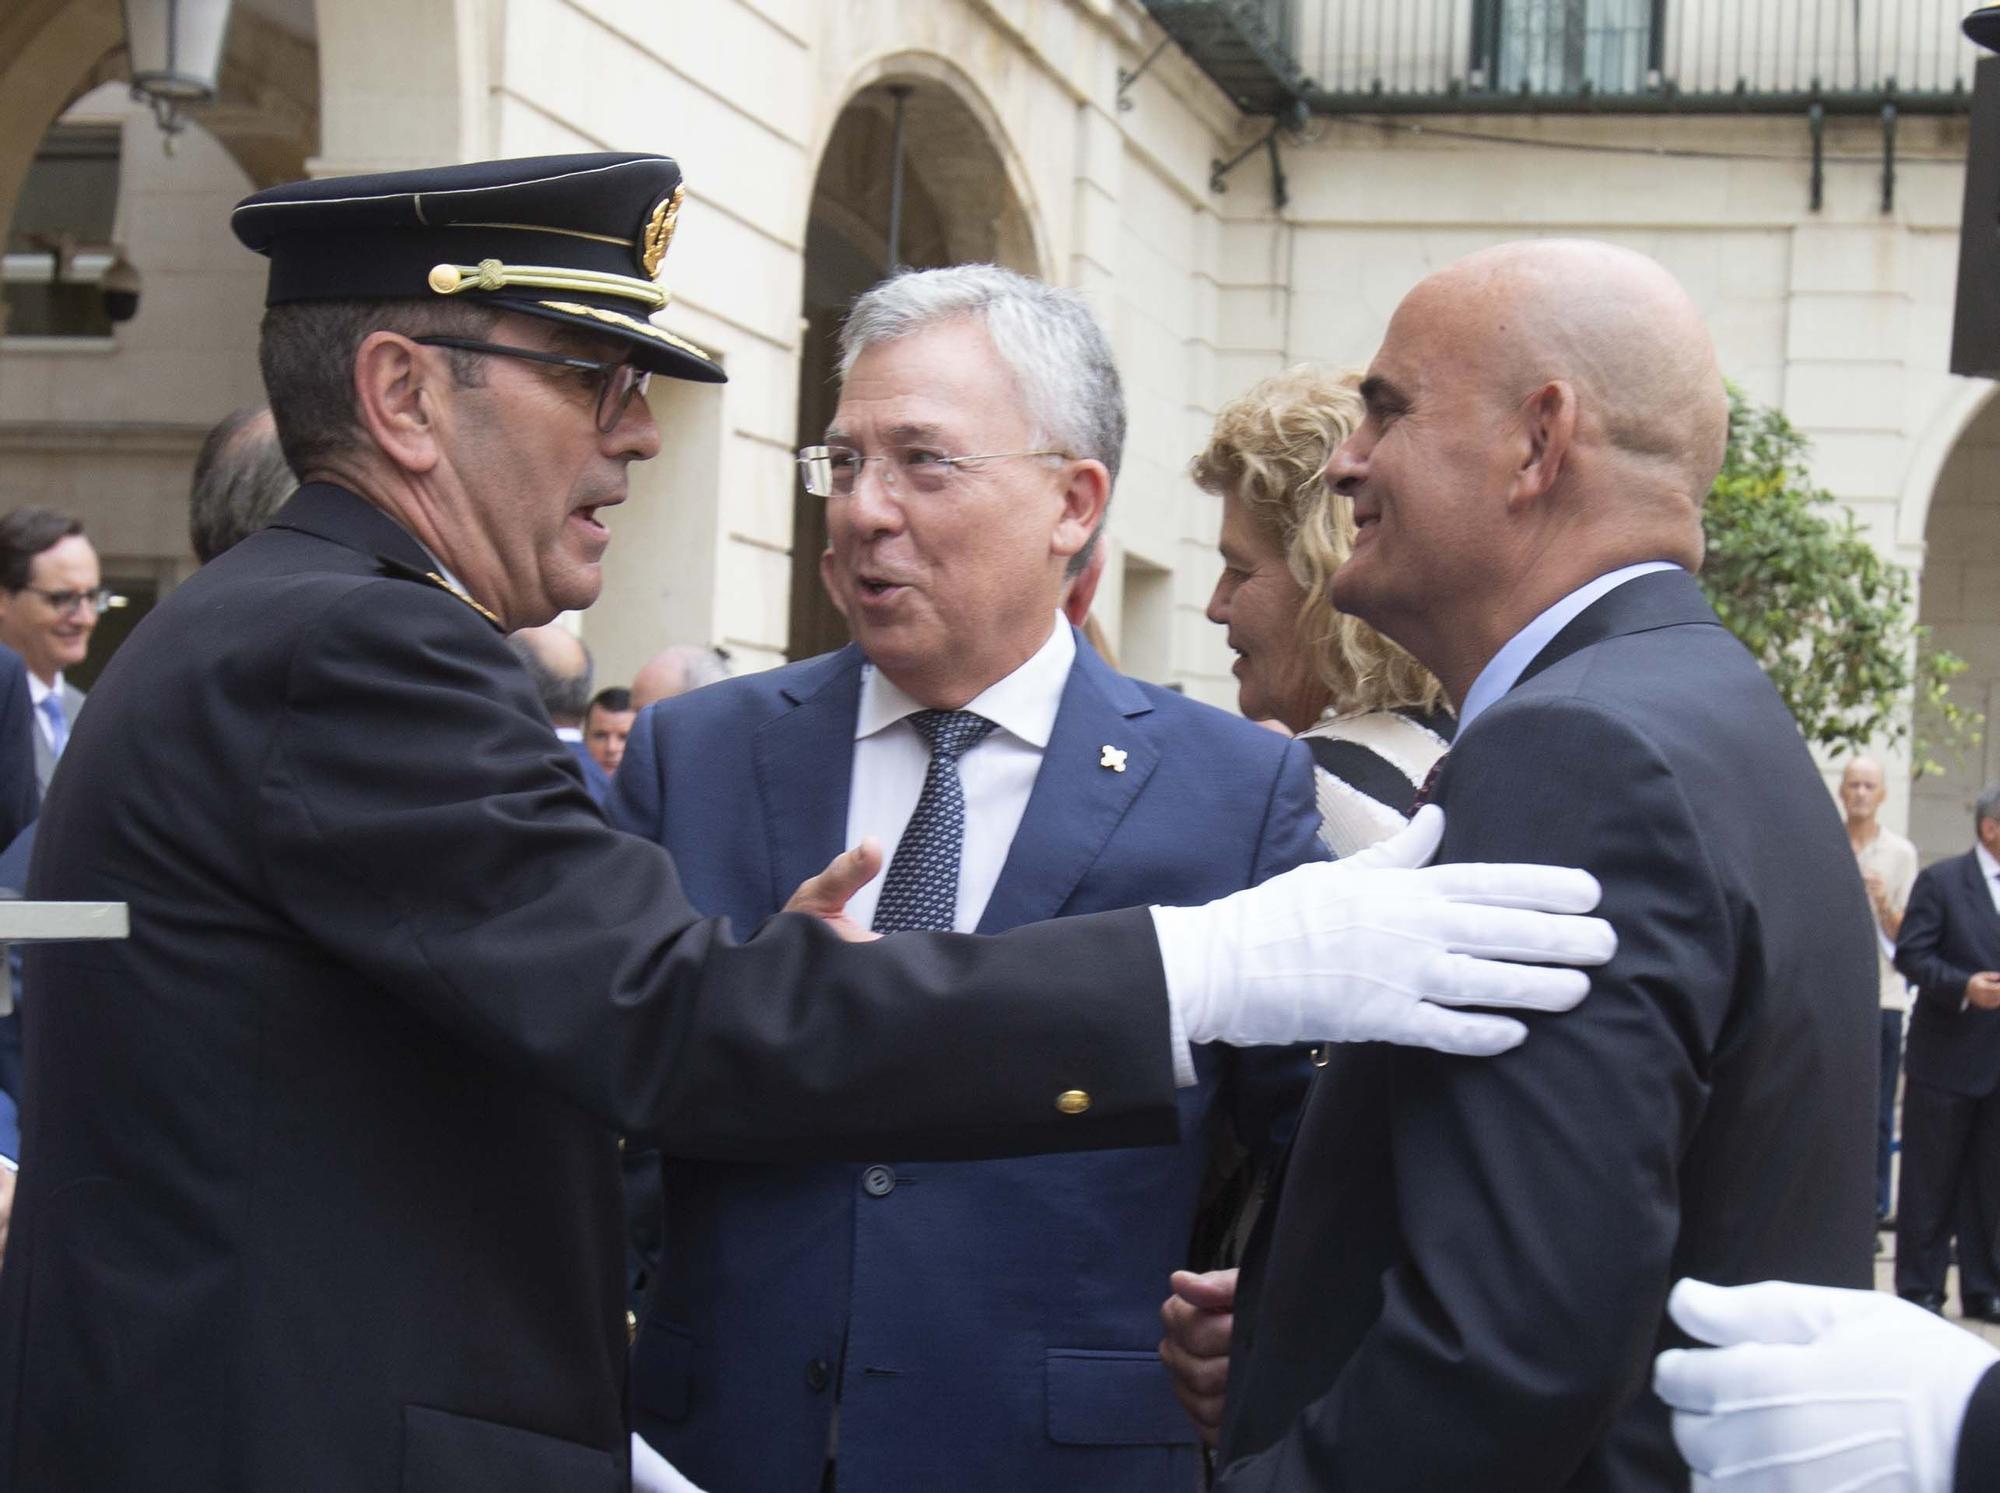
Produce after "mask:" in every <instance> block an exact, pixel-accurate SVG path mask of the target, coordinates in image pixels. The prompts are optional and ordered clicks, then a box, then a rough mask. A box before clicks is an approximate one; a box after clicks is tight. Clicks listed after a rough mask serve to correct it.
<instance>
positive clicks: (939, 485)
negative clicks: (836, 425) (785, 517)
mask: <svg viewBox="0 0 2000 1493" xmlns="http://www.w3.org/2000/svg"><path fill="white" fill-rule="evenodd" d="M1015 456H1055V457H1060V458H1061V459H1063V460H1064V461H1068V460H1069V459H1070V455H1069V453H1068V452H1067V451H992V452H988V453H987V454H986V455H984V456H947V455H945V454H944V453H943V452H942V451H936V450H933V449H931V448H930V447H927V446H891V447H890V448H889V449H888V450H887V451H885V452H883V453H882V454H881V455H880V456H863V455H862V454H861V453H860V452H859V451H856V450H855V449H854V448H853V447H852V446H807V447H804V448H803V449H802V450H800V452H799V475H800V476H801V477H802V478H803V479H804V480H805V484H806V491H807V492H809V493H811V494H812V495H813V496H814V497H816V498H846V497H851V496H853V494H854V485H855V484H856V483H857V482H859V481H860V480H861V469H862V468H863V467H865V466H867V465H868V463H869V462H871V461H879V462H881V463H882V485H883V486H885V487H886V488H888V489H889V491H890V492H904V491H908V492H912V493H924V494H926V495H928V494H931V493H941V492H943V491H945V489H947V488H948V487H950V486H951V485H952V482H953V480H954V478H955V477H956V476H957V474H958V473H959V472H960V471H961V470H963V469H966V468H974V469H976V464H977V463H979V462H982V461H1005V460H1007V459H1009V458H1010V457H1015Z"/></svg>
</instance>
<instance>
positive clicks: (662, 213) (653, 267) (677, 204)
mask: <svg viewBox="0 0 2000 1493" xmlns="http://www.w3.org/2000/svg"><path fill="white" fill-rule="evenodd" d="M686 195H687V187H686V185H685V184H676V185H675V187H674V190H673V195H672V196H670V197H664V198H662V199H661V200H660V202H659V203H658V204H657V205H656V206H655V207H654V208H653V211H652V213H651V214H650V215H649V216H648V217H647V219H646V227H645V231H644V232H642V233H641V234H640V235H639V268H640V269H642V270H644V271H645V272H646V278H647V279H649V280H657V279H658V278H659V277H660V264H661V262H662V261H663V260H665V259H666V257H667V245H668V244H671V243H672V242H673V241H674V223H675V220H677V219H678V218H679V217H680V215H681V198H683V197H685V196H686Z"/></svg>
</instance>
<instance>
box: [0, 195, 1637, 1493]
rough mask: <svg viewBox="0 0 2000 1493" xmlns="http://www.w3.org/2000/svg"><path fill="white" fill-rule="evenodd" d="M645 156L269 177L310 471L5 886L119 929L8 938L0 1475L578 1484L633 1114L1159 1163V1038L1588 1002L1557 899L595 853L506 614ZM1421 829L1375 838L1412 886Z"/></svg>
mask: <svg viewBox="0 0 2000 1493" xmlns="http://www.w3.org/2000/svg"><path fill="white" fill-rule="evenodd" d="M679 187H680V172H679V168H678V167H676V166H675V165H674V163H673V162H672V161H670V160H667V159H665V158H663V157H657V156H643V155H633V156H604V155H592V156H578V157H552V158H543V159H539V160H529V161H511V162H484V163H477V164H473V165H466V166H452V167H445V168H440V169H437V170H431V171H420V172H409V173H398V174H395V175H389V176H381V177H372V178H348V179H326V180H319V181H312V182H303V183H296V184H294V185H292V186H289V187H280V188H275V189H272V190H270V191H266V192H263V193H259V194H258V195H257V196H256V197H253V198H251V199H250V200H249V201H247V202H246V203H244V204H243V205H241V206H239V208H238V209H237V212H236V217H235V225H234V226H235V228H236V230H237V233H238V236H239V237H240V238H241V239H243V241H244V242H245V243H246V244H248V245H250V246H251V247H253V248H256V249H258V250H260V251H262V252H265V253H268V254H269V255H270V256H271V260H272V264H271V278H270V287H269V294H268V300H269V302H270V310H269V312H268V313H267V316H266V321H265V326H264V331H263V337H262V342H261V346H260V357H261V362H262V365H263V371H264V378H265V384H266V387H267V390H268V392H269V395H270V403H271V408H272V412H273V414H274V416H275V418H276V420H277V425H278V431H279V436H280V439H281V440H282V442H283V444H284V448H285V453H286V458H287V461H288V462H289V464H290V465H291V466H292V467H293V469H294V470H296V471H298V472H300V473H301V475H302V476H304V477H306V478H307V479H308V480H307V482H306V484H305V486H304V487H303V488H302V489H301V490H300V492H299V493H298V494H297V495H296V496H295V497H294V498H293V499H292V500H291V501H290V502H289V503H287V504H286V506H285V508H284V509H283V510H282V512H281V513H280V514H279V516H278V518H277V520H276V521H274V522H273V523H272V524H271V525H270V526H269V527H268V528H265V529H263V530H261V531H259V532H258V533H256V534H253V535H251V536H250V537H249V538H248V539H246V540H244V541H243V542H242V543H241V544H239V545H237V546H236V547H235V548H234V549H232V550H230V551H229V552H228V553H227V554H224V555H222V556H221V557H220V558H218V559H216V560H215V561H213V562H212V563H210V564H209V565H207V566H205V567H203V568H202V569H201V570H200V571H199V572H197V573H196V574H195V575H194V576H193V577H192V578H191V579H190V580H189V581H188V582H187V583H186V584H185V585H183V586H181V587H180V588H178V589H177V590H176V591H175V592H174V593H173V594H172V595H171V596H170V597H168V598H167V600H166V601H165V602H164V603H162V604H161V605H160V606H159V607H158V608H157V609H156V610H154V611H153V612H152V613H151V614H150V615H149V616H148V617H147V618H146V620H145V621H144V622H143V623H141V625H140V626H139V627H138V628H137V629H135V630H134V632H133V635H132V637H131V638H130V639H129V640H128V641H127V643H126V644H125V645H124V646H123V647H122V648H121V649H120V650H119V653H118V655H117V657H116V658H114V659H113V660H112V662H111V664H110V666H109V667H108V668H107V670H106V672H105V674H104V677H103V679H102V681H101V683H100V686H99V688H98V689H97V690H96V691H95V692H94V698H93V700H92V704H91V708H90V710H89V711H88V712H87V713H86V715H85V717H84V719H83V720H82V721H81V722H80V723H79V727H78V730H77V733H76V736H75V737H74V739H73V740H72V742H71V744H70V747H69V751H68V753H67V757H68V761H69V764H70V765H69V766H67V767H65V768H64V769H63V770H62V771H61V772H59V773H58V774H57V775H56V779H55V782H54V785H53V788H52V791H51V793H50V796H49V799H48V802H47V804H46V806H45V809H44V812H43V816H42V818H41V820H40V821H39V823H40V826H41V835H40V840H39V843H38V844H37V846H36V851H35V860H34V866H33V870H32V871H31V873H30V887H29V891H30V894H31V895H34V896H42V897H56V898H79V899H84V900H101V899H106V898H115V899H119V900H123V901H125V902H127V903H129V904H130V907H131V914H132V937H131V938H130V939H129V940H127V941H124V942H120V943H116V944H104V945H90V946H84V945H40V946H37V947H36V948H34V949H32V950H30V952H29V955H28V961H27V973H28V977H29V979H30V981H31V983H34V984H38V985H39V986H41V987H43V988H49V989H60V990H61V992H62V998H61V999H60V1000H52V1001H49V1002H46V1003H43V1004H41V1005H39V1006H33V1005H31V1007H30V1010H29V1024H28V1029H27V1033H26V1037H27V1061H28V1074H29V1082H28V1085H27V1091H28V1104H27V1109H26V1113H25V1116H24V1119H25V1136H24V1156H23V1167H22V1173H21V1191H20V1196H19V1204H18V1208H17V1212H16V1216H15V1219H14V1238H13V1241H12V1243H11V1246H10V1248H9V1250H8V1254H7V1259H6V1262H5V1268H4V1270H0V1458H4V1464H0V1482H8V1481H11V1484H12V1486H13V1487H15V1488H17V1489H19V1490H21V1493H28V1490H37V1493H39V1490H41V1489H46V1488H57V1487H60V1488H63V1489H65V1490H74V1493H113V1490H120V1489H127V1488H133V1487H145V1486H165V1487H172V1488H185V1489H190V1490H193V1489H201V1490H204V1493H264V1490H268V1489H273V1488H284V1489H288V1490H297V1493H322V1490H324V1493H351V1490H355V1489H391V1488H398V1489H403V1490H406V1493H415V1490H418V1489H423V1490H426V1493H438V1490H455V1489H465V1490H473V1489H477V1490H480V1493H531V1490H532V1493H547V1490H549V1489H555V1488H560V1489H565V1490H569V1489H577V1490H586V1489H587V1490H604V1493H615V1490H618V1489H621V1488H623V1487H624V1485H625V1484H626V1482H627V1480H628V1477H629V1465H630V1455H631V1453H630V1439H629V1433H628V1428H627V1426H626V1422H625V1409H624V1383H625V1354H626V1334H625V1321H624V1312H623V1290H622V1286H621V1282H620V1273H621V1272H620V1259H621V1249H620V1236H621V1234H622V1232H623V1228H622V1212H621V1209H620V1206H619V1194H618V1156H617V1147H616V1137H617V1135H618V1134H620V1133H630V1134H640V1135H647V1136H652V1137H655V1138H659V1137H664V1136H671V1137H672V1138H673V1141H674V1144H675V1146H676V1147H677V1148H678V1149H680V1150H682V1151H684V1152H686V1153H687V1154H691V1155H705V1156H711V1157H716V1158H735V1159H744V1160H748V1159H753V1158H755V1159H777V1158H781V1157H782V1158H786V1159H793V1160H797V1159H805V1158H830V1157H834V1156H840V1155H853V1154H855V1153H857V1152H864V1153H865V1152H873V1151H875V1150H876V1149H877V1148H878V1147H893V1148H894V1149H895V1150H898V1151H901V1152H903V1153H904V1154H908V1155H912V1156H918V1157H922V1156H940V1155H951V1156H967V1155H991V1154H995V1153H1000V1152H1007V1151H1025V1150H1033V1149H1038V1148H1042V1149H1062V1148H1066V1147H1075V1148H1089V1147H1092V1146H1099V1145H1118V1144H1138V1143H1161V1142H1165V1141H1167V1140H1170V1139H1171V1138H1172V1136H1173V1134H1174V1131H1175V1124H1176V1119H1177V1111H1176V1108H1175V1104H1174V1090H1175V1086H1176V1081H1177V1078H1178V1077H1179V1076H1180V1075H1182V1074H1186V1075H1187V1076H1188V1077H1191V1076H1192V1073H1191V1070H1192V1067H1193V1057H1192V1053H1191V1050H1190V1049H1191V1046H1192V1044H1194V1043H1196V1042H1201V1041H1209V1040H1215V1039H1218V1038H1226V1039H1232V1040H1237V1041H1244V1042H1252V1043H1255V1042H1266V1041H1269V1042H1280V1041H1300V1040H1313V1039H1321V1038H1328V1037H1332V1038H1342V1037H1346V1038H1357V1037H1359V1038H1374V1037H1384V1036H1396V1035H1400V1036H1404V1037H1412V1038H1421V1039H1425V1040H1432V1041H1437V1042H1441V1043H1445V1044H1447V1045H1453V1046H1456V1047H1460V1048H1464V1049H1468V1050H1477V1051H1487V1052H1491V1051H1495V1050H1500V1049H1503V1048H1505V1047H1506V1046H1508V1045H1510V1044H1512V1043H1514V1042H1516V1041H1518V1040H1519V1039H1520V1037H1521V1036H1522V1035H1523V1031H1524V1029H1523V1027H1522V1026H1521V1024H1520V1023H1519V1022H1516V1021H1513V1020H1510V1019H1508V1018H1505V1017H1496V1016H1492V1015H1487V1014H1483V1013H1477V1012H1461V1011H1457V1010H1451V1009H1446V1008H1445V1007H1444V1006H1442V1005H1439V1004H1437V1003H1435V1002H1434V1001H1433V1000H1426V999H1424V998H1423V997H1422V995H1421V994H1418V993H1417V992H1430V993H1432V994H1433V995H1435V996H1437V997H1440V998H1443V999H1446V1000H1456V1001H1469V1002H1476V1003H1478V1004H1481V1005H1492V1004H1494V1003H1495V1001H1496V999H1497V1000H1499V1001H1501V1002H1502V1003H1506V1002H1508V1001H1510V1000H1511V1001H1520V1000H1524V999H1525V1000H1532V1001H1538V1002H1539V1003H1541V1004H1542V1005H1545V1006H1546V1005H1554V1006H1557V1007H1560V1006H1563V1005H1565V1004H1568V1003H1571V1002H1574V1001H1576V1000H1579V999H1581V998H1582V996H1583V994H1584V992H1585V989H1586V988H1587V985H1588V981H1587V980H1586V979H1585V977H1584V976H1582V975H1581V974H1579V973H1578V972H1576V971H1574V970H1567V969H1562V970H1551V969H1538V968H1529V967H1526V966H1523V965H1515V964H1510V963H1499V962H1492V961H1489V960H1486V959H1480V958H1470V957H1466V956H1465V955H1463V954H1457V953H1451V952H1448V951H1450V950H1453V949H1465V948H1470V949H1472V950H1475V951H1477V950H1485V949H1493V948H1507V949H1510V950H1512V951H1513V952H1514V954H1515V956H1516V957H1523V956H1525V957H1527V958H1531V959H1537V960H1540V959H1542V958H1544V957H1546V956H1548V955H1556V956H1558V957H1574V958H1581V959H1585V960H1601V959H1602V958H1603V957H1605V956H1606V955H1607V954H1608V952H1609V944H1610V932H1609V929H1608V928H1607V927H1605V926H1604V925H1603V924H1601V923H1598V922H1596V921H1595V920H1586V919H1558V918H1556V917H1553V916H1551V915H1548V914H1544V913H1540V912H1524V911H1516V910H1514V909H1511V908H1503V907H1496V906H1491V905H1487V904H1488V903H1489V902H1490V901H1492V900H1495V899H1500V898H1506V899H1508V900H1510V901H1511V900H1514V899H1516V898H1518V896H1519V895H1520V894H1521V893H1522V892H1523V890H1525V892H1526V893H1527V895H1528V897H1529V900H1530V901H1531V902H1532V903H1533V904H1535V905H1536V906H1542V905H1548V904H1550V903H1552V902H1553V903H1558V904H1564V905H1571V906H1574V905H1576V904H1578V903H1583V904H1589V903H1594V901H1595V897H1596V887H1595V884H1594V883H1593V882H1591V881H1590V880H1589V878H1588V877H1585V876H1583V875H1582V874H1581V873H1578V872H1574V871H1557V870H1552V869H1549V868H1537V867H1526V866H1520V867H1500V868H1497V869H1496V868H1471V867H1443V868H1436V869H1426V870H1410V869H1393V868H1392V869H1383V868H1382V863H1381V862H1377V863H1376V865H1375V866H1372V867H1364V868H1361V869H1359V870H1357V869H1356V868H1354V867H1352V866H1328V865H1311V866H1302V867H1300V868H1298V869H1297V870H1295V871H1293V872H1290V873H1288V874H1287V875H1285V876H1282V877H1278V878H1274V879H1273V880H1272V881H1270V882H1268V883H1266V884H1265V885H1264V886H1262V887H1258V888H1255V889H1253V890H1251V891H1248V892H1244V893H1240V894H1238V895H1237V896H1236V897H1234V898H1231V899H1228V900H1226V901H1223V902H1218V903H1213V904H1210V905H1209V906H1206V907H1202V908H1191V909H1166V908H1161V909H1146V908H1135V909H1130V910H1127V911H1124V912H1114V913H1102V914H1095V915H1091V916H1088V917H1079V918H1072V919H1067V920H1064V921H1060V922H1056V923H1051V924H1044V925H1038V926H1037V927H1034V928H1025V929H1019V930H1015V931H1013V932H1011V933H1008V934H1005V935H1002V936H1000V937H997V938H991V939H976V938H965V937H960V936H957V935H951V934H931V933H911V934H907V935H905V936H902V937H899V938H894V939H885V940H882V941H880V942H877V943H870V944H866V945H857V944H853V943H850V942H847V941H845V940H843V939H842V938H841V937H840V936H839V934H838V932H837V930H835V929H833V928H830V927H829V926H828V925H827V924H826V923H824V922H822V921H820V920H818V919H812V918H806V917H798V916H780V917H776V918H773V919H771V920H770V921H769V922H768V923H766V924H765V925H764V926H763V927H762V928H761V929H759V930H757V931H756V932H755V934H754V935H752V936H750V937H748V938H746V939H745V940H744V941H743V942H741V943H738V942H736V941H734V940H733V939H732V938H731V937H730V936H729V933H728V930H727V929H726V928H725V927H724V926H723V925H722V924H720V923H718V922H716V921H713V920H704V919H702V918H701V917H700V916H699V915H698V914H697V913H696V912H695V911H694V910H693V909H692V908H691V907H690V906H689V905H688V903H687V900H686V898H685V897H684V896H683V895H682V893H681V890H680V885H679V881H678V878H677V876H676V874H675V872H674V868H673V863H672V861H671V860H670V859H669V857H668V856H667V855H666V853H665V852H663V851H662V850H660V849H659V847H657V846H655V845H649V844H647V843H646V842H644V841H643V840H640V839H638V838H636V837H634V836H631V835H623V834H619V833H617V832H615V831H613V830H611V829H610V828H609V827H608V826H607V825H606V824H605V823H604V820H603V818H602V816H601V814H600V813H599V812H598V809H597V807H596V805H595V804H594V803H593V802H592V801H591V800H590V798H589V796H588V794H586V793H585V792H584V791H583V786H582V779H581V776H580V773H579V770H578V768H577V766H576V763H575V759H574V758H572V757H571V756H570V754H569V753H568V752H567V751H566V750H565V749H564V747H563V745H562V743H561V742H559V741H558V740H557V739H556V737H555V735H554V733H553V731H551V729H550V728H549V725H548V721H547V717H546V716H545V715H544V714H543V712H542V710H541V708H540V705H539V703H538V702H537V701H536V699H535V696H534V693H533V690H532V689H531V687H530V685H529V682H528V679H527V676H526V675H525V674H524V673H523V672H522V670H521V668H520V666H519V664H518V663H517V662H516V660H515V658H514V656H513V654H512V653H510V652H509V651H508V649H507V647H506V644H505V642H504V634H505V633H506V632H509V631H513V630H517V629H519V628H521V627H526V626H536V625H539V624H541V623H544V622H547V621H549V620H550V619H551V618H553V617H554V616H555V615H557V614H558V613H559V612H562V611H564V610H568V609H572V608H577V607H583V606H587V605H589V603H590V602H591V601H592V600H594V599H595V597H596V595H597V593H598V590H599V587H600V584H601V579H602V577H601V571H600V561H601V558H602V555H603V552H604V548H605V545H606V543H607V542H608V532H607V530H606V527H605V525H604V523H603V522H602V521H601V518H600V515H601V514H602V513H603V512H604V510H606V509H608V508H610V507H612V506H614V505H616V504H617V503H619V502H622V501H623V499H624V497H625V492H626V468H627V466H628V465H629V464H630V463H631V462H633V461H636V460H643V459H645V458H648V457H650V456H652V455H654V454H656V453H657V451H658V450H659V444H660V435H659V431H658V428H657V427H656V426H655V424H654V422H653V419H652V416H651V414H650V412H649V411H648V409H647V406H646V403H645V400H644V398H643V394H644V388H645V384H646V375H647V374H649V373H650V372H654V371H659V372H665V373H668V374H670V375H673V376H677V377H684V378H705V379H711V380H713V379H716V378H719V377H720V371H719V369H717V368H716V366H715V365H714V364H713V363H712V362H710V361H709V360H708V358H707V357H706V356H705V355H703V354H702V353H701V352H700V351H699V350H698V349H695V348H694V347H693V346H692V344H689V343H686V342H685V341H683V340H681V339H679V338H677V337H675V336H674V335H673V334H671V333H669V332H666V331H664V330H662V329H660V328H658V327H655V326H654V325H653V324H652V323H651V322H650V321H648V320H646V319H645V317H646V316H647V315H648V314H649V313H650V312H651V311H653V310H655V309H657V308H658V307H659V306H661V305H662V304H663V303H664V302H665V299H666V293H665V291H664V289H663V288H662V287H661V286H660V285H659V284H658V283H657V282H656V280H655V279H654V278H653V277H654V276H655V275H656V274H657V272H658V271H659V270H660V268H661V267H662V264H661V258H662V255H663V254H664V253H665V250H666V246H667V243H668V240H669V239H670V238H671V234H672V226H673V222H674V218H675V214H676V213H677V211H678V208H679V206H680V202H681V192H680V190H679ZM1425 851H1426V847H1424V846H1422V845H1421V844H1420V843H1416V842H1415V841H1413V842H1412V844H1409V845H1405V846H1404V847H1403V859H1404V860H1405V861H1414V860H1416V859H1419V858H1421V857H1422V856H1423V854H1424V853H1425Z"/></svg>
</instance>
